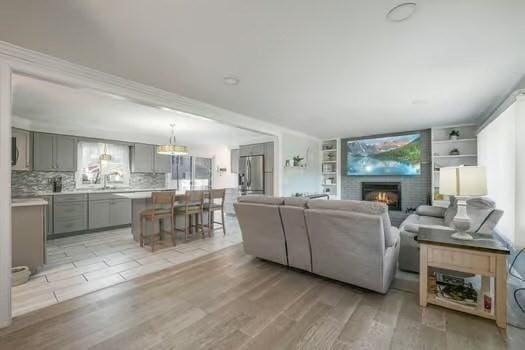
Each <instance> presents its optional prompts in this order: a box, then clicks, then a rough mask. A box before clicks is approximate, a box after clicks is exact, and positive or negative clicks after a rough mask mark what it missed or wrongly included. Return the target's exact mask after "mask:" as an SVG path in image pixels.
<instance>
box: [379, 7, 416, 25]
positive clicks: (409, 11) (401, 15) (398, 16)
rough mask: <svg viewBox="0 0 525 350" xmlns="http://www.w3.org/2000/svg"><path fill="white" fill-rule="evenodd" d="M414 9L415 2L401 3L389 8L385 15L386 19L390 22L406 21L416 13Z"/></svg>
mask: <svg viewBox="0 0 525 350" xmlns="http://www.w3.org/2000/svg"><path fill="white" fill-rule="evenodd" d="M416 7H417V4H416V3H415V2H403V3H401V4H399V5H396V6H394V7H393V8H391V9H390V11H388V12H387V14H386V19H387V20H389V21H390V22H403V21H406V20H407V19H409V18H410V17H412V15H413V14H414V12H416Z"/></svg>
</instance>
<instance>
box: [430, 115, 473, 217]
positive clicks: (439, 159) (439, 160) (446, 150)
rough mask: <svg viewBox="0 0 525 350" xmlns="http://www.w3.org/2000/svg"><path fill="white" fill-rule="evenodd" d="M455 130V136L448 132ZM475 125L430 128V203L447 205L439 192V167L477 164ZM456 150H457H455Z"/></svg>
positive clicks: (446, 199) (447, 202)
mask: <svg viewBox="0 0 525 350" xmlns="http://www.w3.org/2000/svg"><path fill="white" fill-rule="evenodd" d="M453 130H456V131H457V132H458V133H459V136H457V137H451V136H450V133H451V132H452V131H453ZM476 130H477V125H474V124H464V125H451V126H446V127H439V128H432V169H433V172H432V203H433V205H436V206H441V207H447V206H448V204H449V200H448V197H447V196H443V195H441V194H440V193H439V169H440V168H443V167H448V166H458V165H477V164H478V143H477V137H476ZM456 151H457V152H456Z"/></svg>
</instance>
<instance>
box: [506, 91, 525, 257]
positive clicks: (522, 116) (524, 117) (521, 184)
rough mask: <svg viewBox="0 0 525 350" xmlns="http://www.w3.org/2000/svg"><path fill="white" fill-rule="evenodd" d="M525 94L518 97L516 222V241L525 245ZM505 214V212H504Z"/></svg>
mask: <svg viewBox="0 0 525 350" xmlns="http://www.w3.org/2000/svg"><path fill="white" fill-rule="evenodd" d="M524 132H525V96H523V95H521V96H518V98H517V99H516V199H515V200H516V214H515V215H516V224H515V232H514V243H515V246H516V247H518V248H522V247H525V137H523V133H524ZM504 215H505V214H504Z"/></svg>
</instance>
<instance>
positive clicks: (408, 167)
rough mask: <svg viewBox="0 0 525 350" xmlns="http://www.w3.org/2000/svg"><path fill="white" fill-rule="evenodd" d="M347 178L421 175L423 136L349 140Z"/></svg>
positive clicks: (417, 134)
mask: <svg viewBox="0 0 525 350" xmlns="http://www.w3.org/2000/svg"><path fill="white" fill-rule="evenodd" d="M346 147H347V160H346V162H347V168H346V169H347V175H349V176H366V175H420V174H421V134H419V133H416V134H408V135H400V136H388V137H380V138H371V139H362V140H355V141H348V142H347V144H346Z"/></svg>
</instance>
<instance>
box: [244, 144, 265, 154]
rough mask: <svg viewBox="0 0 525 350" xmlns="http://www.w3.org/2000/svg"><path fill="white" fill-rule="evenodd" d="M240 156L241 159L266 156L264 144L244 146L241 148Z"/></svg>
mask: <svg viewBox="0 0 525 350" xmlns="http://www.w3.org/2000/svg"><path fill="white" fill-rule="evenodd" d="M239 155H240V156H241V157H246V156H260V155H264V143H256V144H253V145H242V146H240V147H239Z"/></svg>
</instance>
